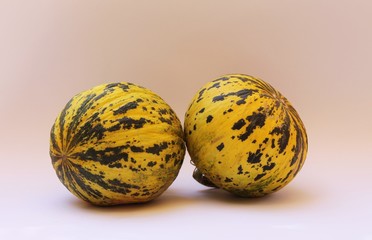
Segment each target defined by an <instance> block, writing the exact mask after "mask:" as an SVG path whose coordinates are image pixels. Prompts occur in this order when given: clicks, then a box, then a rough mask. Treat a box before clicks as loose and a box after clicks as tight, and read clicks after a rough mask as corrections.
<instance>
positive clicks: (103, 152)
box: [50, 82, 185, 206]
mask: <svg viewBox="0 0 372 240" xmlns="http://www.w3.org/2000/svg"><path fill="white" fill-rule="evenodd" d="M184 154H185V144H184V140H183V131H182V126H181V123H180V121H179V119H178V118H177V116H176V114H175V113H174V111H173V110H172V109H171V107H170V106H169V105H168V104H167V103H165V102H164V100H163V99H161V98H160V97H159V96H158V95H156V94H155V93H153V92H151V91H150V90H148V89H146V88H143V87H140V86H137V85H134V84H131V83H126V82H121V83H112V84H104V85H100V86H97V87H94V88H92V89H90V90H87V91H84V92H82V93H79V94H77V95H76V96H74V97H73V98H72V99H71V100H70V101H69V102H68V103H67V105H66V106H65V108H64V109H63V110H62V112H61V113H60V114H59V116H58V117H57V119H56V121H55V123H54V125H53V127H52V130H51V135H50V156H51V159H52V164H53V167H54V169H55V171H56V173H57V176H58V178H59V179H60V181H61V182H62V183H63V184H64V185H65V186H66V188H67V189H68V190H70V192H72V193H73V194H74V195H76V196H77V197H79V198H81V199H83V200H85V201H88V202H90V203H93V204H95V205H103V206H104V205H116V204H126V203H137V202H147V201H150V200H152V199H154V198H156V197H158V196H159V195H160V194H162V193H163V192H164V191H165V190H166V189H167V188H168V187H169V186H170V184H171V183H172V182H173V181H174V180H175V178H176V177H177V175H178V172H179V170H180V167H181V165H182V162H183V158H184Z"/></svg>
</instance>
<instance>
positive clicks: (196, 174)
mask: <svg viewBox="0 0 372 240" xmlns="http://www.w3.org/2000/svg"><path fill="white" fill-rule="evenodd" d="M192 177H193V178H194V179H195V180H196V181H197V182H198V183H200V184H202V185H204V186H207V187H214V188H218V187H217V186H216V185H215V184H214V183H212V182H211V181H210V180H209V179H208V178H207V177H206V176H205V175H204V174H203V173H202V172H200V171H199V169H197V168H195V169H194V172H193V174H192Z"/></svg>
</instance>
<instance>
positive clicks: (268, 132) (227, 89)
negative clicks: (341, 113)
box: [184, 74, 308, 197]
mask: <svg viewBox="0 0 372 240" xmlns="http://www.w3.org/2000/svg"><path fill="white" fill-rule="evenodd" d="M184 129H185V138H186V144H187V149H188V152H189V154H190V157H191V161H192V162H193V163H194V164H195V166H196V170H195V172H194V178H195V179H196V180H198V181H199V182H200V183H202V184H204V185H207V186H214V187H218V188H221V189H224V190H227V191H229V192H231V193H234V194H236V195H239V196H242V197H259V196H264V195H267V194H270V193H272V192H275V191H278V190H279V189H281V188H283V187H284V186H285V185H287V184H288V183H289V182H290V181H291V180H292V179H293V178H294V177H295V176H296V175H297V174H298V172H299V171H300V169H301V168H302V166H303V164H304V161H305V158H306V154H307V149H308V140H307V135H306V130H305V127H304V124H303V122H302V121H301V119H300V117H299V115H298V113H297V112H296V110H295V109H294V108H293V107H292V105H291V104H290V102H289V101H288V100H287V99H286V98H285V97H284V96H283V95H282V94H280V93H279V92H278V91H277V90H275V89H274V88H273V87H272V86H271V85H270V84H268V83H266V82H264V81H263V80H261V79H258V78H254V77H252V76H248V75H243V74H231V75H225V76H222V77H220V78H218V79H216V80H214V81H211V82H209V83H207V84H206V85H205V86H203V87H202V88H201V89H200V91H199V92H198V93H197V94H196V95H195V97H194V98H193V100H192V102H191V104H190V106H189V109H188V110H187V112H186V115H185V123H184Z"/></svg>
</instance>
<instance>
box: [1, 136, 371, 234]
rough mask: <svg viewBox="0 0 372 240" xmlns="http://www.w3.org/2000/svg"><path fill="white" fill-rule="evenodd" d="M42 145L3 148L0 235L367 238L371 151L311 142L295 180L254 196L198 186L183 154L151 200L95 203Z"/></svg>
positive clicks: (369, 219) (369, 211) (187, 159)
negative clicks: (58, 170)
mask: <svg viewBox="0 0 372 240" xmlns="http://www.w3.org/2000/svg"><path fill="white" fill-rule="evenodd" d="M311 142H312V141H310V143H311ZM44 147H45V148H44V149H43V150H44V151H43V152H38V151H34V152H33V151H32V149H28V150H29V151H26V152H21V153H20V152H18V153H16V156H17V157H16V158H15V157H14V156H13V157H12V154H14V151H10V150H9V151H8V152H5V154H4V152H3V156H2V157H5V158H7V159H8V160H9V161H8V162H7V163H6V164H5V166H4V165H3V166H2V169H3V171H2V176H1V182H0V189H1V192H2V194H1V196H2V197H1V199H0V209H1V218H0V223H1V225H0V238H1V239H238V238H239V239H274V238H275V239H363V240H364V239H372V228H371V226H372V207H371V202H372V190H371V183H372V181H371V179H372V178H371V174H370V173H371V167H372V164H371V162H370V161H369V160H370V151H369V152H368V151H364V152H363V151H357V150H356V149H346V148H343V147H342V145H341V144H340V145H333V146H331V147H328V149H329V151H327V150H326V148H325V147H321V146H320V145H317V144H313V145H312V146H311V147H310V151H309V155H308V158H307V160H306V162H305V165H304V167H303V169H302V170H301V172H300V173H299V174H298V175H297V176H296V178H295V179H294V180H293V181H292V182H291V183H290V184H289V185H287V186H286V187H285V188H283V189H282V190H280V191H279V192H277V193H274V194H272V195H270V196H267V197H264V198H258V199H243V198H237V197H234V196H232V195H230V194H229V193H226V192H223V191H221V190H216V189H209V188H206V187H204V186H201V185H199V184H198V183H197V182H195V181H194V180H193V179H192V177H191V174H192V170H193V166H192V165H191V164H190V163H189V159H190V158H189V156H186V158H185V162H184V165H183V167H182V170H181V172H180V174H179V176H178V178H177V179H176V181H175V182H174V183H173V184H172V186H171V187H170V188H169V189H168V190H167V191H166V192H165V193H164V194H163V195H161V196H160V197H159V198H157V199H156V200H154V201H152V202H150V203H147V204H138V205H125V206H117V207H108V208H107V207H106V208H102V207H95V206H92V205H90V204H88V203H85V202H83V201H81V200H79V199H77V198H76V197H75V196H73V195H72V194H71V193H70V192H68V191H67V189H65V187H64V186H63V185H62V184H61V183H60V182H59V180H58V179H57V177H56V175H55V173H54V170H53V168H52V166H51V164H50V159H49V156H48V147H47V144H46V145H45V146H44ZM338 147H339V149H337V148H338ZM26 149H27V148H26ZM40 149H42V148H40ZM336 150H337V151H336ZM24 159H28V163H26V164H23V163H22V161H23V160H24ZM34 159H38V160H40V159H42V160H43V161H42V162H43V164H36V165H33V163H32V161H33V160H34ZM17 162H18V163H17ZM35 162H39V163H40V162H41V161H35ZM21 163H22V164H21Z"/></svg>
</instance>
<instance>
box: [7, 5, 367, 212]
mask: <svg viewBox="0 0 372 240" xmlns="http://www.w3.org/2000/svg"><path fill="white" fill-rule="evenodd" d="M371 9H372V1H368V0H365V1H363V0H353V1H352V0H349V1H347V0H338V1H336V0H328V1H324V0H303V1H298V0H282V1H266V0H249V1H248V0H241V1H239V0H232V1H217V0H204V1H196V0H189V1H173V0H162V1H129V0H128V1H119V0H117V1H114V0H111V1H101V0H79V1H77V0H64V1H59V0H56V1H49V0H34V1H20V0H0V84H1V86H0V104H1V117H0V121H1V124H0V154H1V155H0V156H1V159H0V161H1V162H0V163H1V165H2V167H1V168H0V169H1V170H0V171H2V174H1V175H0V178H1V181H2V182H3V183H5V182H7V181H10V180H9V179H13V180H14V179H18V181H19V182H21V181H22V180H21V179H35V178H39V179H40V180H42V181H46V182H48V180H47V179H50V182H52V183H53V184H54V183H55V184H56V185H58V186H59V183H57V179H56V178H55V176H54V173H53V172H52V168H51V165H50V159H49V156H48V148H49V130H50V128H51V126H52V124H53V121H54V119H55V117H56V116H57V114H58V113H59V111H60V110H61V109H62V108H63V106H64V104H65V103H66V102H67V101H68V100H69V99H70V98H71V97H72V96H73V95H75V94H76V93H78V92H80V91H82V90H86V89H88V88H91V87H93V86H95V85H98V84H101V83H104V82H116V81H130V82H133V83H136V84H140V85H143V86H145V87H147V88H150V89H152V90H153V91H155V92H156V93H158V94H159V95H160V96H162V97H163V98H164V99H165V100H166V101H167V102H168V103H169V104H170V105H171V106H172V107H173V108H174V109H175V110H176V112H177V114H178V115H179V117H180V119H181V120H183V114H184V112H185V110H186V109H187V106H188V104H189V101H190V100H191V98H192V97H193V95H194V94H195V93H196V91H197V90H198V89H199V88H200V87H201V86H202V85H203V84H204V83H205V82H207V81H210V80H212V79H214V78H217V77H219V76H220V75H222V74H226V73H245V74H250V75H253V76H256V77H260V78H262V79H264V80H266V81H267V82H269V83H271V84H272V85H273V86H275V87H276V88H277V89H278V90H279V91H281V92H282V93H283V94H284V95H285V96H286V97H287V98H288V99H289V100H290V101H291V102H292V103H293V105H294V106H295V108H296V109H297V110H298V112H299V113H300V116H301V117H302V119H303V121H304V122H305V125H306V127H307V130H308V134H309V141H310V148H309V157H308V161H307V162H306V164H305V167H304V170H303V175H302V176H303V178H302V179H306V180H307V181H310V180H311V179H316V178H317V177H318V176H321V175H322V173H325V172H327V171H328V174H332V171H333V170H334V171H336V172H337V171H338V172H339V175H337V176H343V175H347V174H348V173H349V172H353V173H355V174H359V175H358V176H359V177H360V178H361V179H364V180H363V181H367V180H368V179H369V181H370V180H371V178H370V174H369V173H368V172H367V169H368V168H369V167H371V166H372V163H371V162H370V160H371V152H372V150H371V149H372V139H371V133H372V124H371V122H372V121H371V120H372V100H371V99H372V97H371V93H370V91H371V89H372V78H371V68H372V27H371V23H372V14H371ZM324 163H327V164H328V165H329V166H334V168H332V167H329V168H327V169H326V170H325V169H323V168H322V166H323V164H324ZM338 166H343V167H344V168H343V170H342V171H340V170H339V168H338ZM185 168H186V170H185V171H188V172H187V173H186V174H187V176H189V175H188V174H190V171H191V167H190V165H189V163H188V160H186V163H185ZM349 168H350V169H349ZM15 169H17V170H15ZM19 171H21V174H20V173H19ZM46 173H47V174H46ZM9 177H12V178H9ZM329 178H330V179H334V180H333V182H332V183H336V180H335V178H334V177H329ZM322 179H323V180H325V181H327V180H326V179H328V178H327V177H325V176H324V177H323V178H322ZM366 179H367V180H366ZM354 180H355V179H354ZM336 185H337V184H336ZM341 185H343V186H345V183H342V184H341ZM346 185H347V183H346ZM352 185H353V186H356V185H357V184H356V183H355V184H354V183H353V184H351V183H350V186H349V187H351V186H352ZM53 186H54V185H53ZM29 187H30V188H32V187H31V186H29ZM339 187H341V186H340V185H339ZM330 188H331V189H332V188H333V186H332V187H330ZM361 188H362V187H361ZM9 189H11V188H10V187H9V186H8V191H10V192H11V190H9ZM58 190H59V191H64V190H62V186H61V188H60V189H58ZM63 193H64V194H66V195H68V193H67V192H63ZM369 194H370V193H369ZM370 195H371V194H370ZM9 201H11V200H9ZM3 205H4V204H3Z"/></svg>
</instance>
